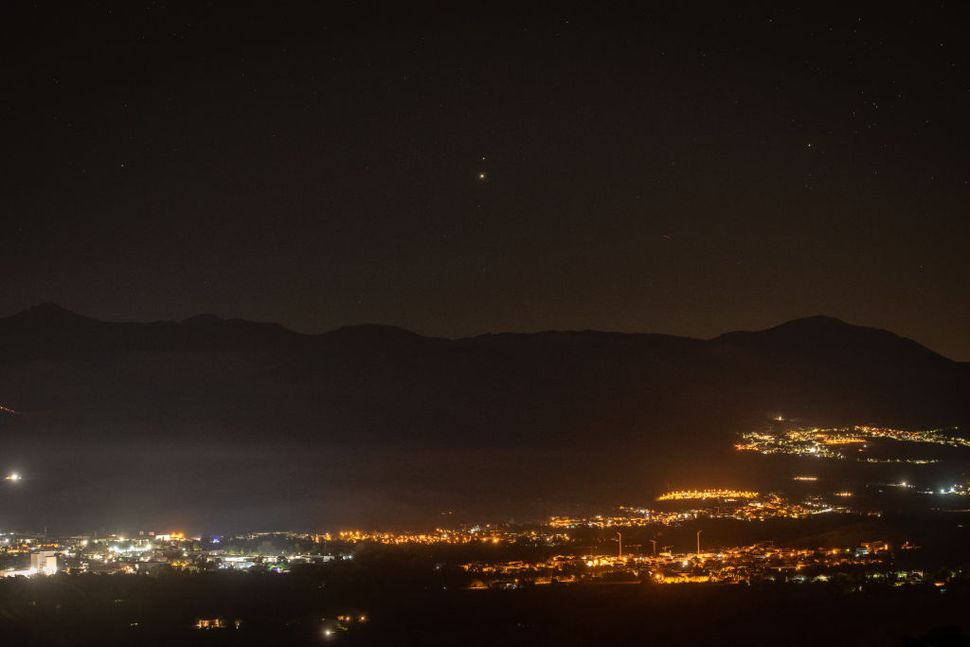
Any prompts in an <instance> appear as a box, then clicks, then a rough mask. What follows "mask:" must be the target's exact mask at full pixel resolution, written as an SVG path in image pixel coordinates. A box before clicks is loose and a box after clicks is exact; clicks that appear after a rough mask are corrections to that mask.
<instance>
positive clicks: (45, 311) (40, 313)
mask: <svg viewBox="0 0 970 647" xmlns="http://www.w3.org/2000/svg"><path fill="white" fill-rule="evenodd" d="M11 319H20V320H27V321H33V322H92V321H95V319H91V318H90V317H85V316H84V315H79V314H78V313H76V312H73V311H71V310H68V309H67V308H65V307H63V306H61V305H59V304H57V303H54V302H53V301H45V302H43V303H38V304H37V305H34V306H31V307H29V308H27V309H26V310H21V311H20V312H18V313H17V314H15V315H13V316H12V317H11Z"/></svg>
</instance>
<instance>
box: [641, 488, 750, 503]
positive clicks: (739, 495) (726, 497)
mask: <svg viewBox="0 0 970 647" xmlns="http://www.w3.org/2000/svg"><path fill="white" fill-rule="evenodd" d="M759 496H760V494H759V493H758V492H755V491H753V490H718V489H714V490H675V491H673V492H665V493H664V494H661V495H660V496H658V497H657V501H706V500H708V499H720V500H723V501H733V500H735V499H756V498H758V497H759Z"/></svg>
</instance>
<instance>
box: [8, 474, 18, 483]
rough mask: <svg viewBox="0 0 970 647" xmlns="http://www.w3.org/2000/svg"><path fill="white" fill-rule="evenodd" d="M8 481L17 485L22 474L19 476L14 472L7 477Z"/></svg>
mask: <svg viewBox="0 0 970 647" xmlns="http://www.w3.org/2000/svg"><path fill="white" fill-rule="evenodd" d="M7 480H8V481H13V482H14V483H16V482H17V481H19V480H20V474H18V473H17V472H12V473H11V474H10V475H9V476H7Z"/></svg>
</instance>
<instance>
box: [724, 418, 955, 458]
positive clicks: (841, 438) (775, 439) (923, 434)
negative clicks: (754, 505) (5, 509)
mask: <svg viewBox="0 0 970 647" xmlns="http://www.w3.org/2000/svg"><path fill="white" fill-rule="evenodd" d="M955 431H956V430H955V429H929V430H924V431H908V430H903V429H890V428H886V427H871V426H865V425H856V426H853V427H838V428H828V429H825V428H819V427H812V428H801V427H796V428H789V429H787V430H785V431H783V432H774V431H749V432H745V433H742V434H741V442H738V443H736V444H735V445H734V447H735V449H737V450H739V451H750V452H758V453H760V454H792V455H796V456H814V457H816V458H830V459H845V458H848V455H847V454H846V453H845V452H846V448H848V447H856V452H855V454H859V453H861V452H863V451H865V449H866V448H867V446H868V443H870V442H872V441H877V440H883V441H885V440H889V441H895V442H901V443H915V444H922V445H940V446H945V447H963V448H968V447H970V440H967V439H966V438H963V437H962V436H959V435H957V434H956V433H955ZM854 458H855V459H856V460H859V461H863V462H869V463H911V464H929V463H934V462H938V461H937V459H929V458H875V457H865V456H858V455H855V456H854Z"/></svg>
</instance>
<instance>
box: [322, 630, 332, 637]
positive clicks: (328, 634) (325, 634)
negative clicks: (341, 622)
mask: <svg viewBox="0 0 970 647" xmlns="http://www.w3.org/2000/svg"><path fill="white" fill-rule="evenodd" d="M323 635H324V636H326V637H327V638H329V637H330V636H332V635H333V629H324V630H323Z"/></svg>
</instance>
